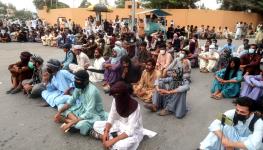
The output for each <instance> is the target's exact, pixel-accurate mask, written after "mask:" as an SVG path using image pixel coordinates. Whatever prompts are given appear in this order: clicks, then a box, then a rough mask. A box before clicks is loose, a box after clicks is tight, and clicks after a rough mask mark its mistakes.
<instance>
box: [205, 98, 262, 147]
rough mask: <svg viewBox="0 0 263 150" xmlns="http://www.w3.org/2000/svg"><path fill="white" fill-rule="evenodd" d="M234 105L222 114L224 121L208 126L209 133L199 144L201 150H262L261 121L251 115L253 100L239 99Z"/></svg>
mask: <svg viewBox="0 0 263 150" xmlns="http://www.w3.org/2000/svg"><path fill="white" fill-rule="evenodd" d="M235 104H236V109H232V110H229V111H226V112H225V113H224V115H225V117H222V118H225V119H216V120H215V121H213V122H212V124H211V125H210V126H209V130H210V133H209V134H208V135H207V137H206V138H205V139H204V140H203V141H202V142H201V143H200V149H201V150H208V149H209V150H223V149H226V150H233V149H247V150H262V149H263V144H262V142H263V141H262V140H263V121H262V119H261V118H259V117H258V116H257V115H256V114H254V113H253V111H254V103H253V100H251V99H250V98H248V97H240V98H237V100H236V101H235ZM222 116H223V115H222ZM224 120H230V121H224ZM231 120H232V121H231ZM223 125H224V126H223ZM220 147H221V149H220Z"/></svg>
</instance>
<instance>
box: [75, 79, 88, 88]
mask: <svg viewBox="0 0 263 150" xmlns="http://www.w3.org/2000/svg"><path fill="white" fill-rule="evenodd" d="M74 84H75V87H76V88H78V89H85V87H86V86H87V84H88V83H87V81H81V83H79V82H76V80H75V81H74Z"/></svg>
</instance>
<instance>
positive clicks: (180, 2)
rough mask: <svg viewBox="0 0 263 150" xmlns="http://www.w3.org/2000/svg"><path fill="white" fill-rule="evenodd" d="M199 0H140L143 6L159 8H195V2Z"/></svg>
mask: <svg viewBox="0 0 263 150" xmlns="http://www.w3.org/2000/svg"><path fill="white" fill-rule="evenodd" d="M197 1H199V0H142V2H143V3H144V4H143V6H144V7H145V8H159V9H174V8H177V9H187V8H196V5H195V3H196V2H197Z"/></svg>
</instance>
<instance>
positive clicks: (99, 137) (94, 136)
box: [89, 129, 102, 140]
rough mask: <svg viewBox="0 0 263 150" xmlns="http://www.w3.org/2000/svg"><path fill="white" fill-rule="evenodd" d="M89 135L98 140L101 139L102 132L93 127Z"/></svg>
mask: <svg viewBox="0 0 263 150" xmlns="http://www.w3.org/2000/svg"><path fill="white" fill-rule="evenodd" d="M89 135H90V136H91V137H93V138H95V139H96V140H99V139H101V136H102V135H101V134H100V133H98V132H97V131H95V130H94V129H91V130H90V132H89Z"/></svg>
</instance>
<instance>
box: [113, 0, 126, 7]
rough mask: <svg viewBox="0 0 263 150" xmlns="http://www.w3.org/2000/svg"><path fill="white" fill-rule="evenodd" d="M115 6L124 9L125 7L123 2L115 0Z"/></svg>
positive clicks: (122, 0)
mask: <svg viewBox="0 0 263 150" xmlns="http://www.w3.org/2000/svg"><path fill="white" fill-rule="evenodd" d="M115 4H116V7H117V8H124V7H125V0H115Z"/></svg>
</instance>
